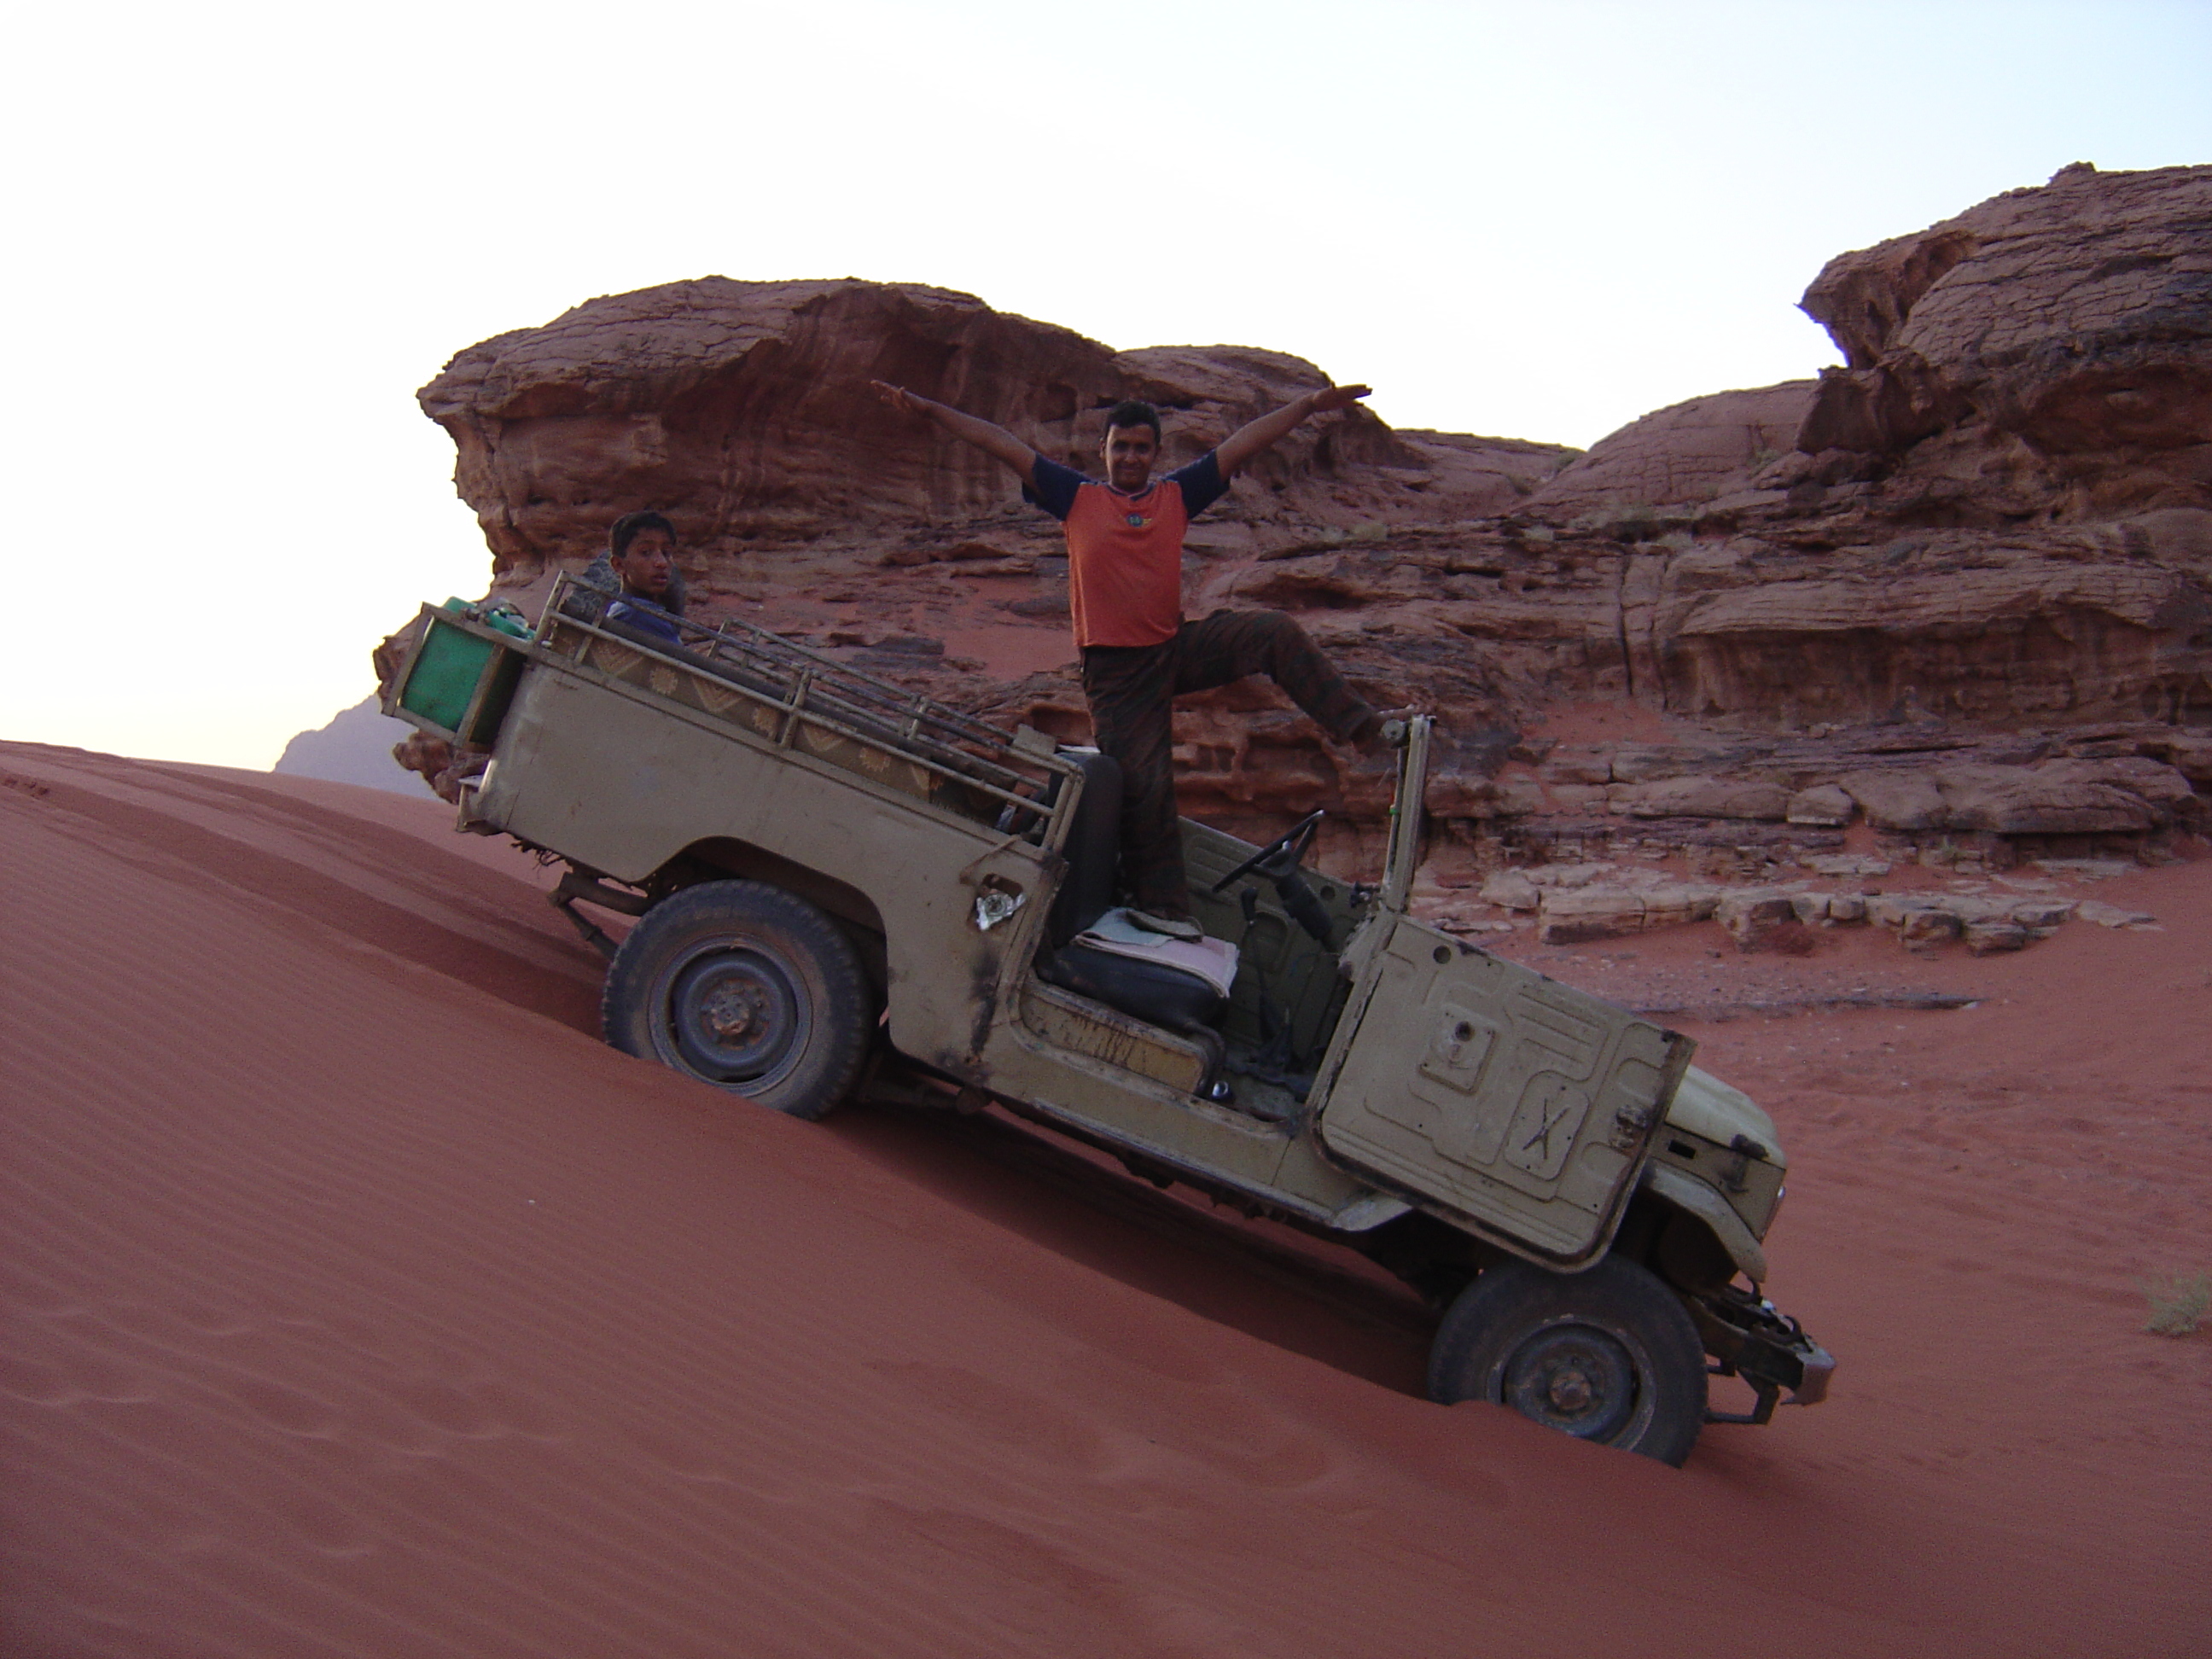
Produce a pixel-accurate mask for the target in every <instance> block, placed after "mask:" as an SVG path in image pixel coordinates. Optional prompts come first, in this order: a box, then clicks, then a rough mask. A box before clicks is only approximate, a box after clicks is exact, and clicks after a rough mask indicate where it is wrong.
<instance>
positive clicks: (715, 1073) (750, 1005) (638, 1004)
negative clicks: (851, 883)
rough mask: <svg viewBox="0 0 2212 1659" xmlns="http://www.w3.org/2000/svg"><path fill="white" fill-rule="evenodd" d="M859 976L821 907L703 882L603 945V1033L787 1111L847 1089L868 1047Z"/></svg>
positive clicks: (807, 1112) (819, 1108) (819, 1105)
mask: <svg viewBox="0 0 2212 1659" xmlns="http://www.w3.org/2000/svg"><path fill="white" fill-rule="evenodd" d="M870 1001H871V999H870V997H869V994H868V981H867V978H866V975H865V974H863V973H862V972H861V969H860V959H859V957H856V956H855V955H854V951H853V947H852V945H851V944H850V943H849V942H848V940H847V939H846V938H845V935H844V934H843V933H842V932H840V931H839V930H838V927H837V925H836V923H835V922H833V921H830V920H829V917H828V916H826V915H823V913H822V912H821V911H819V910H817V909H816V908H814V906H812V905H811V904H809V903H807V902H806V901H805V900H804V899H801V898H798V897H794V896H793V895H792V894H789V893H787V892H785V891H784V890H782V889H781V888H780V887H771V886H769V884H766V883H765V882H757V881H708V882H702V883H701V884H699V885H697V886H696V887H687V888H685V889H684V890H683V891H682V892H680V893H678V894H675V895H673V896H671V897H669V898H666V899H664V900H662V901H661V902H659V904H656V905H654V906H653V908H652V909H650V910H648V911H647V912H646V913H645V915H644V916H643V918H642V919H641V920H640V921H639V922H638V924H637V926H636V927H633V928H632V929H631V930H630V933H629V938H627V939H624V940H623V943H622V948H621V949H620V950H618V951H616V952H615V958H614V961H613V962H612V963H611V964H610V965H609V966H608V969H607V981H606V989H605V993H604V994H603V995H602V997H601V1000H600V1005H599V1018H600V1022H601V1024H602V1025H603V1027H604V1028H605V1032H606V1039H607V1041H608V1042H611V1043H612V1044H613V1045H614V1046H615V1047H616V1048H619V1049H621V1050H622V1051H623V1053H624V1054H635V1055H636V1056H637V1057H638V1058H639V1059H641V1060H659V1061H660V1063H661V1064H662V1065H664V1066H672V1067H674V1068H675V1069H676V1070H677V1071H679V1072H685V1073H690V1075H691V1076H693V1077H696V1078H697V1079H700V1080H701V1081H702V1082H705V1083H711V1084H713V1085H714V1086H715V1087H716V1088H719V1089H728V1090H730V1091H732V1092H734V1093H737V1094H741V1095H744V1096H745V1097H747V1098H748V1099H750V1100H753V1101H757V1103H760V1104H761V1105H763V1106H768V1107H772V1108H773V1109H775V1110H777V1111H779V1112H787V1113H788V1114H790V1115H792V1116H793V1117H804V1118H816V1117H819V1116H821V1115H822V1114H823V1113H824V1112H826V1111H828V1110H829V1109H830V1108H831V1107H832V1106H834V1105H836V1103H837V1102H838V1101H839V1100H841V1099H842V1098H843V1097H844V1095H845V1092H846V1091H848V1089H850V1088H851V1087H852V1086H853V1079H854V1075H855V1074H856V1073H858V1072H859V1070H860V1060H861V1058H862V1056H863V1055H864V1054H865V1053H866V1048H867V1041H868V1028H869V1023H870Z"/></svg>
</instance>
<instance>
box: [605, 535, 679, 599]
mask: <svg viewBox="0 0 2212 1659" xmlns="http://www.w3.org/2000/svg"><path fill="white" fill-rule="evenodd" d="M614 567H615V574H617V576H620V577H621V578H622V585H623V588H624V589H625V590H627V591H628V592H632V593H635V594H637V595H639V596H640V597H641V598H643V599H659V598H660V596H661V595H662V594H664V593H665V592H668V585H669V583H670V582H671V581H672V580H675V576H676V539H675V538H674V537H672V536H671V535H670V534H669V533H668V532H666V531H665V530H641V531H639V532H637V534H636V535H635V536H633V537H631V538H630V541H629V546H628V547H626V548H624V549H623V553H622V556H621V557H620V558H618V559H617V560H615V561H614Z"/></svg>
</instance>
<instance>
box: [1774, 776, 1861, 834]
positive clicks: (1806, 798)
mask: <svg viewBox="0 0 2212 1659" xmlns="http://www.w3.org/2000/svg"><path fill="white" fill-rule="evenodd" d="M1855 805H1856V803H1854V802H1853V801H1852V799H1851V798H1850V795H1849V794H1847V793H1844V791H1843V790H1842V789H1840V788H1838V787H1837V786H1836V785H1834V784H1832V783H1820V784H1815V785H1814V786H1813V787H1811V788H1810V789H1801V790H1799V791H1798V792H1797V793H1796V794H1794V795H1792V796H1790V803H1789V805H1788V807H1787V809H1786V810H1785V811H1784V814H1783V816H1784V817H1786V818H1787V819H1788V820H1789V821H1790V823H1812V824H1825V825H1826V826H1828V827H1829V828H1831V829H1841V828H1842V827H1843V826H1844V825H1845V824H1847V823H1850V821H1851V812H1852V811H1853V809H1854V807H1855Z"/></svg>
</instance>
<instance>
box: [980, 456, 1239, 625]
mask: <svg viewBox="0 0 2212 1659" xmlns="http://www.w3.org/2000/svg"><path fill="white" fill-rule="evenodd" d="M1032 471H1034V472H1035V473H1036V487H1035V488H1034V489H1030V490H1027V491H1024V493H1025V494H1026V495H1028V496H1029V498H1030V500H1031V501H1035V502H1036V504H1037V505H1038V506H1040V507H1043V508H1044V509H1045V511H1047V512H1048V513H1051V514H1052V515H1053V516H1054V518H1057V519H1059V520H1061V521H1062V522H1063V523H1064V524H1066V526H1067V608H1068V611H1069V613H1070V617H1071V619H1072V620H1073V623H1074V625H1075V642H1076V644H1077V645H1078V646H1087V645H1158V644H1160V643H1161V642H1163V641H1167V640H1171V639H1173V638H1174V637H1175V634H1176V629H1178V628H1180V627H1182V538H1183V532H1184V531H1185V530H1186V529H1188V527H1189V525H1190V520H1191V516H1192V515H1193V514H1194V513H1200V512H1203V511H1204V510H1205V509H1206V507H1209V506H1211V505H1212V503H1213V502H1214V501H1218V500H1219V499H1220V498H1221V495H1222V494H1223V492H1224V491H1225V489H1226V486H1225V484H1224V483H1223V482H1222V477H1221V468H1220V464H1219V463H1218V462H1217V461H1216V460H1215V459H1214V457H1213V453H1212V451H1211V450H1209V451H1207V452H1206V453H1205V454H1203V455H1201V456H1200V457H1199V458H1198V459H1196V460H1195V461H1193V462H1192V463H1191V464H1190V465H1188V466H1186V467H1180V468H1178V469H1177V470H1176V471H1173V472H1170V473H1169V474H1168V475H1167V476H1166V477H1164V478H1158V479H1155V480H1154V481H1153V483H1152V486H1151V487H1150V488H1149V489H1146V490H1145V491H1144V492H1143V493H1142V494H1141V495H1123V494H1122V493H1121V491H1120V490H1118V489H1114V488H1113V487H1112V486H1111V485H1109V484H1103V483H1097V482H1096V481H1094V480H1092V479H1090V478H1086V477H1084V476H1083V475H1082V474H1081V473H1080V472H1078V471H1075V469H1074V468H1073V467H1068V466H1062V465H1060V463H1059V462H1057V461H1054V460H1049V459H1047V458H1045V457H1044V456H1042V455H1040V456H1038V457H1037V458H1036V463H1035V465H1034V466H1033V468H1032Z"/></svg>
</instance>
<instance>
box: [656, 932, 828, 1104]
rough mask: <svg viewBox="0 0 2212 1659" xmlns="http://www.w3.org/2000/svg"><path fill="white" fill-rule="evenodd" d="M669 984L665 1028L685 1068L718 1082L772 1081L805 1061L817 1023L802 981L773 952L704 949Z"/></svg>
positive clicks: (724, 948)
mask: <svg viewBox="0 0 2212 1659" xmlns="http://www.w3.org/2000/svg"><path fill="white" fill-rule="evenodd" d="M666 983H667V985H668V990H667V992H666V998H667V1000H666V1003H665V1009H666V1014H665V1018H666V1020H667V1024H666V1026H665V1030H666V1031H667V1034H668V1036H670V1037H671V1038H672V1039H673V1042H674V1047H675V1049H676V1053H677V1055H678V1057H679V1058H680V1060H681V1061H682V1063H683V1064H684V1066H685V1067H687V1068H688V1069H689V1070H690V1071H691V1072H693V1073H696V1075H698V1076H700V1077H702V1078H704V1079H706V1080H707V1081H708V1082H710V1083H720V1084H724V1085H731V1086H745V1085H765V1084H767V1083H769V1082H772V1081H773V1080H774V1079H776V1078H778V1077H781V1075H782V1074H783V1073H785V1072H787V1071H788V1070H789V1069H790V1067H791V1066H793V1064H795V1063H796V1062H797V1060H798V1058H799V1055H800V1054H802V1053H803V1052H804V1050H805V1047H806V1042H807V1039H808V1037H809V1036H810V1035H811V1031H812V1029H813V1011H812V1006H811V1003H810V1002H809V1000H808V998H807V996H806V994H805V990H804V989H803V988H802V984H801V981H799V979H798V977H797V976H796V975H793V973H792V971H791V970H790V969H789V968H788V967H787V965H786V964H785V963H783V962H781V960H779V959H778V958H777V957H775V955H774V954H772V953H771V952H769V951H763V950H759V949H756V948H752V947H750V946H747V945H737V946H725V947H721V948H714V949H708V950H704V951H698V952H696V953H695V954H694V955H693V956H692V957H691V958H690V960H689V961H688V962H685V963H682V964H680V966H679V969H678V972H677V973H676V974H675V975H674V976H673V977H672V979H671V980H670V981H666Z"/></svg>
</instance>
